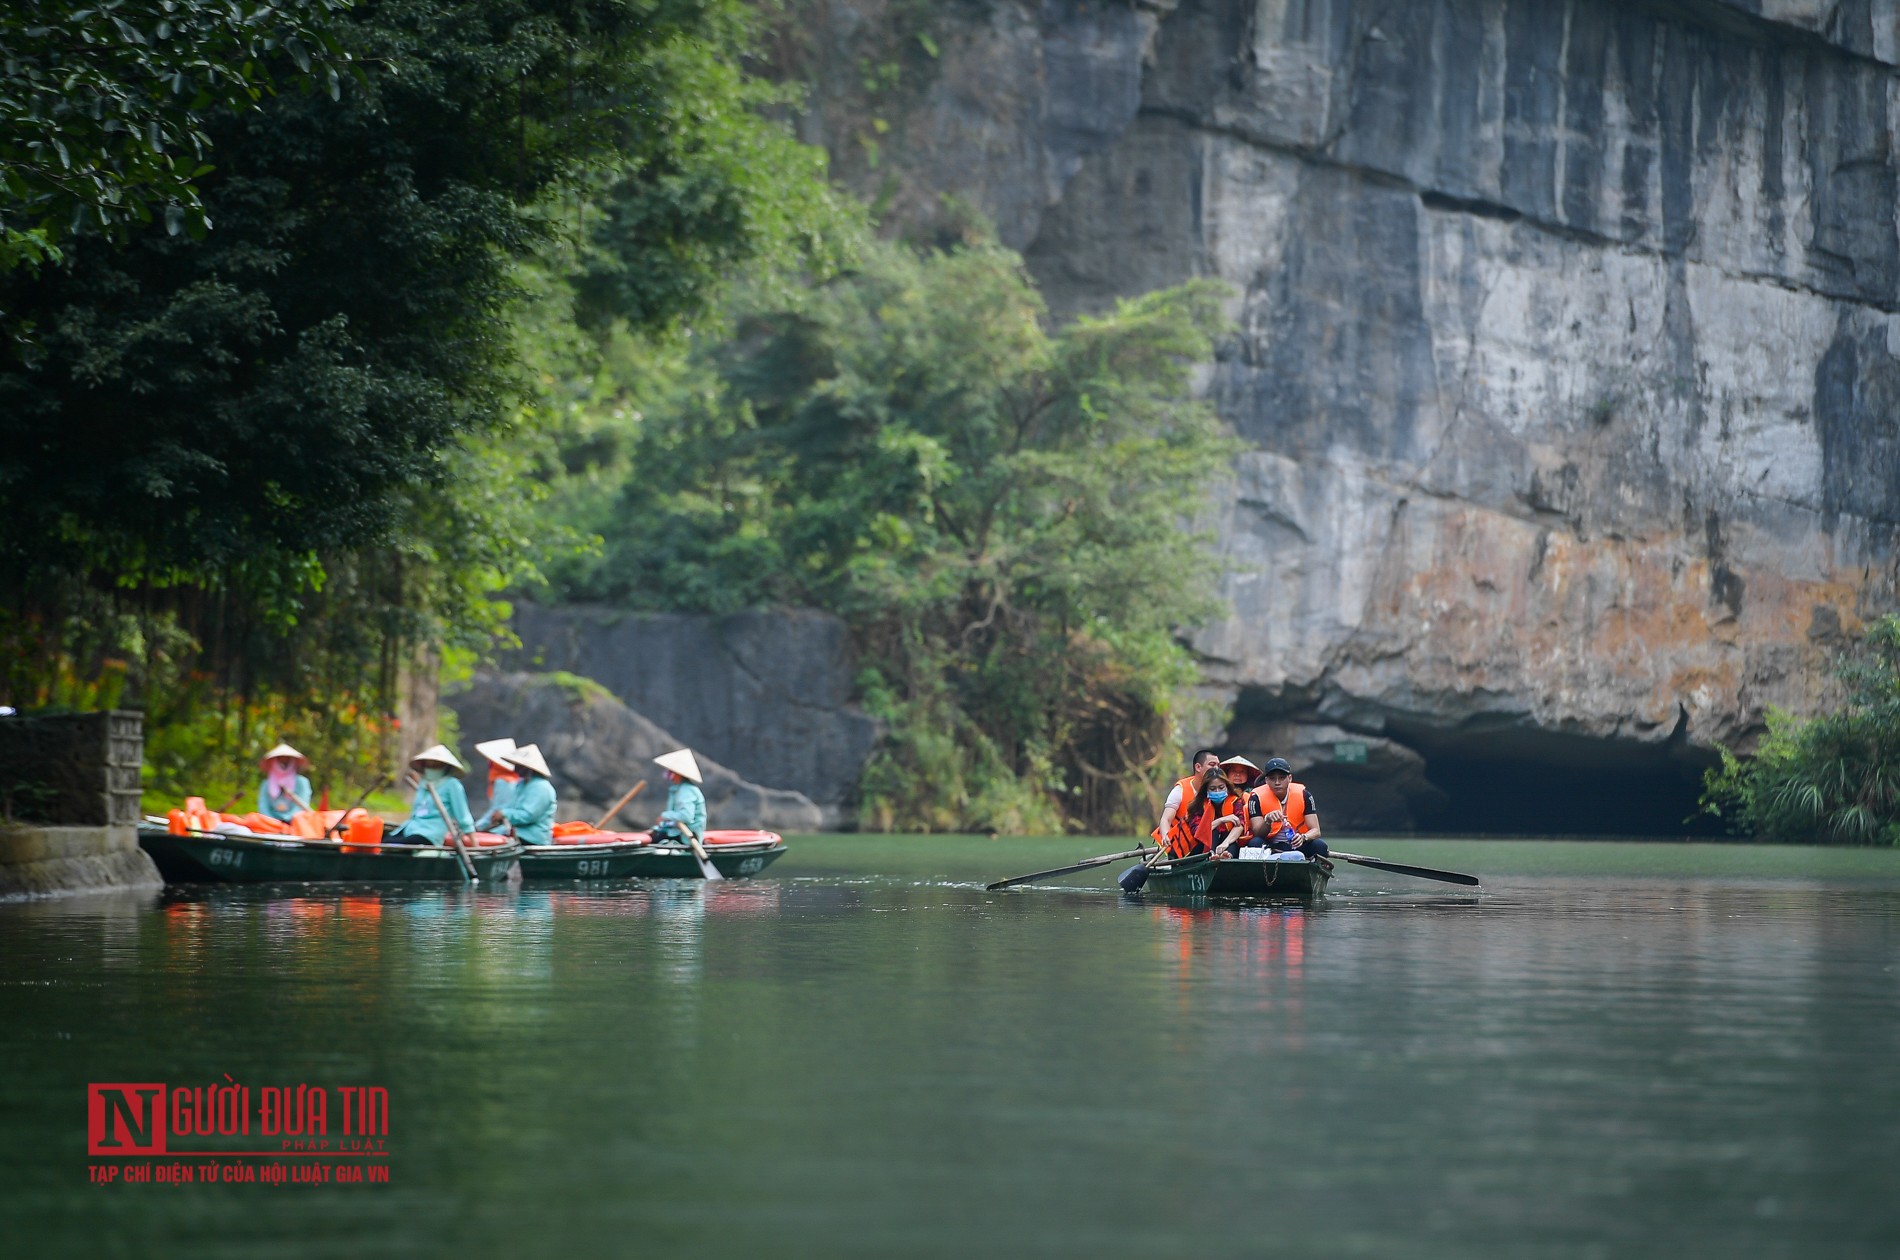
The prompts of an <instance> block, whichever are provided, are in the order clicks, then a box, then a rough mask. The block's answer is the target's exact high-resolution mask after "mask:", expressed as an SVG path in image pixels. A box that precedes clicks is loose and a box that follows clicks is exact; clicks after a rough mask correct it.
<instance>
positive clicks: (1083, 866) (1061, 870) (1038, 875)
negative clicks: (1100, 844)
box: [983, 849, 1149, 892]
mask: <svg viewBox="0 0 1900 1260" xmlns="http://www.w3.org/2000/svg"><path fill="white" fill-rule="evenodd" d="M1148 852H1149V850H1147V849H1130V850H1129V851H1128V852H1126V853H1104V854H1103V855H1102V856H1101V857H1093V858H1089V859H1087V860H1086V861H1082V862H1077V863H1076V864H1075V865H1073V866H1058V867H1056V868H1055V869H1054V870H1052V871H1036V872H1034V873H1033V874H1029V875H1017V876H1015V877H1014V878H1011V879H999V880H997V881H996V882H995V883H994V884H985V885H983V891H984V892H995V891H996V890H997V889H999V888H1014V887H1016V886H1017V885H1018V884H1033V883H1035V882H1036V881H1037V880H1039V879H1054V878H1055V877H1056V876H1058V875H1073V874H1075V873H1076V872H1077V871H1089V870H1094V869H1095V868H1096V867H1098V866H1106V865H1108V864H1109V863H1110V862H1119V861H1121V860H1122V859H1123V858H1131V857H1141V856H1142V855H1143V854H1145V853H1148Z"/></svg>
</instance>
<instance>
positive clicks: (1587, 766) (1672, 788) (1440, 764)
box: [1387, 725, 1722, 837]
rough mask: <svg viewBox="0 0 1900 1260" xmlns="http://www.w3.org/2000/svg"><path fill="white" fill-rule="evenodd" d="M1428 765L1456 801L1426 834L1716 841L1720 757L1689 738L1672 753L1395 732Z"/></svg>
mask: <svg viewBox="0 0 1900 1260" xmlns="http://www.w3.org/2000/svg"><path fill="white" fill-rule="evenodd" d="M1387 733H1388V734H1389V735H1390V736H1391V737H1392V738H1394V739H1397V740H1398V741H1400V742H1401V743H1404V744H1406V745H1407V746H1409V747H1411V748H1412V749H1413V750H1414V751H1416V752H1417V753H1418V754H1419V755H1420V756H1422V757H1424V759H1425V777H1426V778H1427V779H1428V780H1430V782H1431V783H1432V785H1433V786H1435V787H1437V788H1440V789H1442V790H1443V791H1444V793H1445V794H1446V799H1445V801H1444V803H1442V804H1435V805H1431V806H1429V807H1427V808H1425V809H1423V810H1421V811H1420V813H1419V815H1418V818H1417V824H1418V829H1419V830H1420V831H1421V832H1434V833H1439V834H1455V835H1480V836H1482V835H1493V836H1495V835H1518V836H1658V837H1660V836H1685V835H1695V836H1716V835H1720V834H1722V827H1721V824H1720V823H1719V822H1718V821H1717V820H1715V819H1712V818H1705V817H1698V816H1697V809H1698V801H1699V800H1700V799H1701V795H1702V772H1703V771H1704V770H1705V769H1707V768H1708V767H1709V766H1712V765H1714V764H1715V762H1716V760H1717V758H1716V756H1715V754H1714V753H1712V752H1708V751H1706V750H1703V749H1698V748H1692V747H1690V746H1689V744H1688V741H1687V740H1686V739H1684V738H1683V737H1682V733H1681V732H1680V731H1679V732H1678V733H1677V735H1676V736H1675V737H1674V738H1672V739H1670V740H1669V741H1668V742H1667V743H1663V744H1655V743H1647V744H1639V743H1635V742H1633V741H1622V740H1604V739H1591V738H1586V737H1583V736H1576V735H1564V734H1557V733H1552V732H1548V731H1538V730H1526V729H1523V728H1520V727H1511V728H1506V729H1494V730H1483V729H1476V730H1474V729H1469V728H1464V729H1457V730H1431V729H1428V728H1412V729H1405V728H1404V727H1403V726H1400V725H1395V726H1393V727H1391V728H1389V729H1388V732H1387Z"/></svg>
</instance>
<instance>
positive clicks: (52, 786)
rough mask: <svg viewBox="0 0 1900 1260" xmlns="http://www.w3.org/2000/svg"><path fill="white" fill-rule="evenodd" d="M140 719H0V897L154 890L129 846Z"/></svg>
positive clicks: (117, 714)
mask: <svg viewBox="0 0 1900 1260" xmlns="http://www.w3.org/2000/svg"><path fill="white" fill-rule="evenodd" d="M144 721H145V718H144V714H142V713H138V712H136V711H133V710H126V709H116V710H113V711H110V712H106V713H74V714H62V715H59V716H53V717H18V716H12V717H0V802H4V804H5V808H6V811H7V814H6V815H0V899H10V898H16V897H34V896H46V895H50V894H54V893H68V892H91V891H95V890H104V889H125V888H158V887H160V886H162V884H163V883H164V881H163V880H162V879H160V878H159V874H158V868H157V867H155V866H153V865H152V860H151V858H149V857H147V856H146V855H145V853H144V851H143V850H141V849H140V848H139V843H138V823H139V763H140V761H141V759H142V757H143V755H144V744H145V739H144ZM9 816H10V817H9Z"/></svg>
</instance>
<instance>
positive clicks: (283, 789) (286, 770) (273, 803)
mask: <svg viewBox="0 0 1900 1260" xmlns="http://www.w3.org/2000/svg"><path fill="white" fill-rule="evenodd" d="M262 766H263V770H264V781H263V782H262V783H260V784H258V785H257V812H258V813H260V814H263V815H264V816H265V817H267V818H274V819H276V820H277V821H278V822H281V823H287V822H289V821H290V820H291V818H292V817H294V816H295V815H297V814H299V813H301V812H303V811H304V810H306V809H309V808H310V780H309V779H306V778H305V777H304V776H303V774H302V772H303V771H304V770H307V769H309V767H310V758H308V757H306V756H304V755H303V754H302V753H300V752H298V751H297V750H296V749H295V748H292V747H291V746H290V745H289V744H279V745H277V747H275V748H273V749H271V750H270V751H269V752H267V753H265V754H264V760H263V762H262Z"/></svg>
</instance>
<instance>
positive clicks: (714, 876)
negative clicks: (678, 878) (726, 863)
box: [677, 823, 725, 884]
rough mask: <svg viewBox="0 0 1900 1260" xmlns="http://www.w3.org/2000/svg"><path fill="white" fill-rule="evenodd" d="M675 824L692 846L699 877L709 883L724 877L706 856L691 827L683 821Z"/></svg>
mask: <svg viewBox="0 0 1900 1260" xmlns="http://www.w3.org/2000/svg"><path fill="white" fill-rule="evenodd" d="M677 825H678V826H679V829H680V830H681V831H683V832H685V833H686V843H688V844H690V845H692V846H693V856H694V857H695V858H698V859H699V874H700V877H701V878H702V879H704V880H705V881H706V882H707V883H709V884H711V883H716V882H718V881H719V880H722V879H724V878H725V876H724V875H721V874H720V873H719V868H718V867H716V866H714V865H713V864H712V859H711V858H709V857H707V856H706V850H705V849H703V848H701V847H700V844H699V837H698V836H696V835H694V834H693V829H692V828H691V827H688V826H687V825H686V824H685V823H679V824H677Z"/></svg>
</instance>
